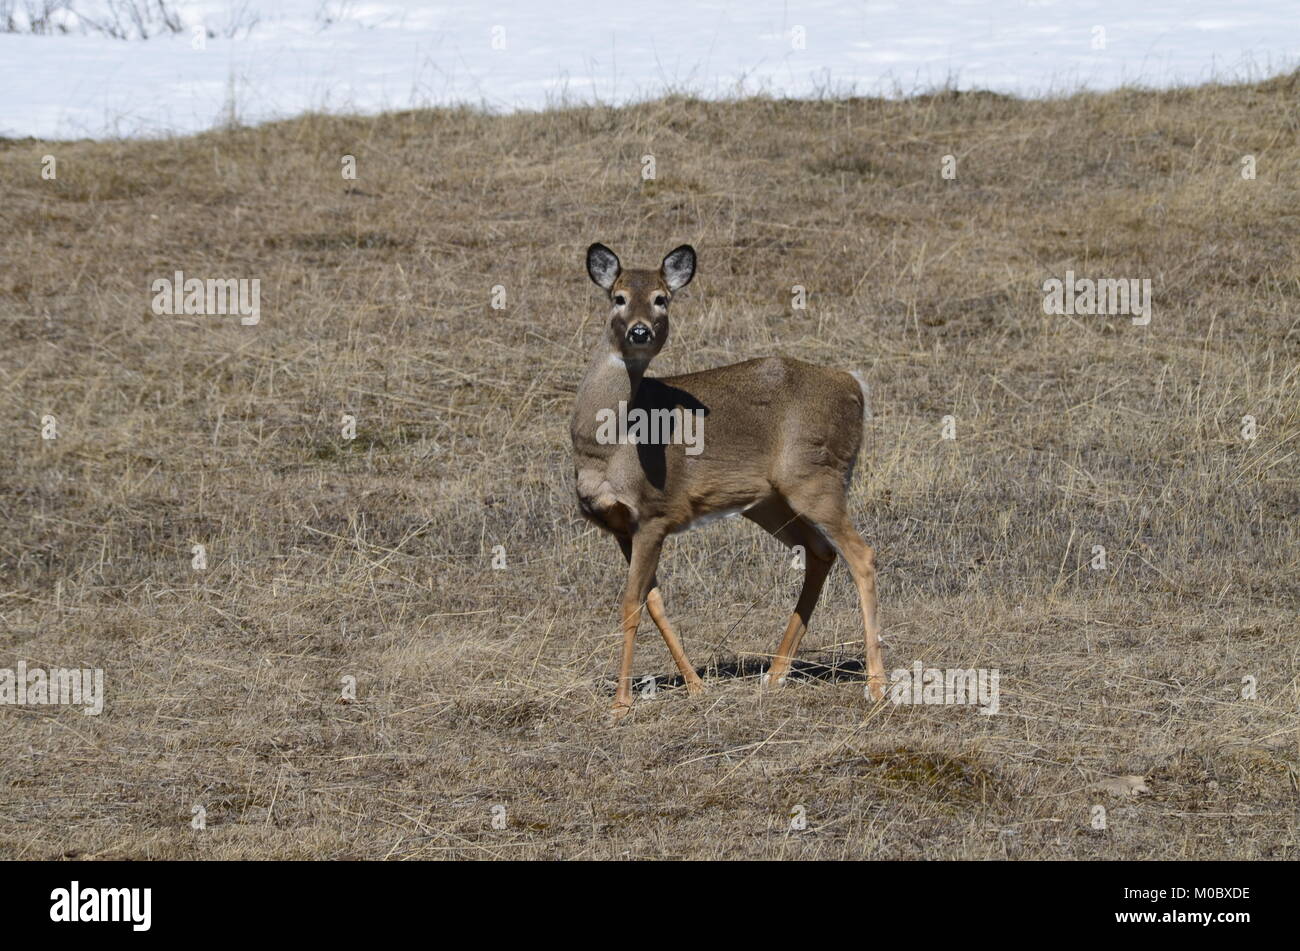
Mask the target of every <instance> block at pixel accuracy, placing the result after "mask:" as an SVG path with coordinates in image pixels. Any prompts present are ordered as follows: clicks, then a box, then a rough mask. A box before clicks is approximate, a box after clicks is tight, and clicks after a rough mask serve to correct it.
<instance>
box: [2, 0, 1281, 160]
mask: <svg viewBox="0 0 1300 951" xmlns="http://www.w3.org/2000/svg"><path fill="white" fill-rule="evenodd" d="M173 6H174V7H175V9H176V10H177V12H178V13H179V14H180V17H181V20H182V21H183V24H184V28H183V30H182V31H181V32H179V33H174V34H172V33H167V34H163V35H155V36H152V37H151V38H149V39H148V40H121V39H113V38H111V37H107V36H103V35H97V34H94V33H85V34H83V33H77V32H73V33H69V34H58V35H27V34H21V33H10V34H0V135H4V136H10V137H18V136H36V137H40V138H69V137H79V136H89V137H95V138H103V137H111V136H148V135H163V134H170V133H189V132H197V131H201V130H204V129H208V128H212V127H213V126H215V125H219V124H220V123H222V122H224V121H227V120H228V119H229V118H230V117H231V116H232V115H233V116H234V117H235V118H237V119H238V121H240V122H244V123H255V122H261V121H265V120H269V119H276V118H286V117H291V116H294V115H298V114H301V113H302V112H304V111H309V110H321V111H336V112H361V113H373V112H377V111H382V110H388V109H406V108H418V107H423V106H431V105H447V104H457V103H469V104H472V105H477V106H482V107H486V108H489V109H494V110H515V109H540V108H545V107H546V106H548V105H554V104H557V103H560V102H592V101H600V102H608V103H624V102H628V101H631V100H636V99H643V98H649V97H654V96H658V95H662V94H664V93H665V92H671V91H676V92H683V93H690V94H694V95H701V96H706V97H713V98H716V97H725V96H734V95H739V94H745V93H756V92H766V93H770V94H773V95H781V96H792V97H807V96H816V95H826V94H844V93H855V94H858V95H900V94H908V93H914V92H920V91H925V90H927V89H932V88H936V87H940V86H944V85H951V86H955V87H956V88H959V89H974V88H980V89H992V90H995V91H998V92H1006V93H1012V94H1016V95H1023V96H1041V95H1051V94H1060V93H1066V92H1071V91H1074V90H1076V89H1097V90H1103V89H1111V88H1115V87H1117V86H1120V85H1125V84H1139V85H1148V86H1169V85H1175V84H1193V83H1200V82H1206V81H1209V80H1212V79H1215V80H1232V79H1247V78H1262V77H1264V76H1269V75H1274V74H1276V73H1279V72H1284V71H1287V70H1290V69H1294V68H1296V66H1297V64H1298V63H1300V16H1297V10H1296V6H1295V0H1252V2H1251V3H1249V4H1244V3H1243V4H1236V5H1234V4H1225V3H1222V2H1200V0H1144V2H1133V0H1122V2H1121V0H1069V2H1066V0H1059V2H1058V0H988V2H982V0H912V2H885V0H880V2H869V3H865V4H864V3H858V2H851V0H702V2H699V3H694V4H690V5H685V6H682V7H680V8H678V9H677V10H676V12H674V13H673V14H672V15H666V14H667V13H669V8H665V7H664V6H663V4H662V3H644V2H608V3H605V4H592V3H590V2H583V3H578V2H573V0H548V2H546V3H537V2H525V0H495V2H487V3H470V2H459V3H455V2H453V3H436V2H435V3H418V2H414V0H412V2H401V0H375V2H366V3H362V2H347V0H343V2H322V0H284V2H280V3H272V2H269V0H226V2H219V0H203V2H189V3H177V4H173ZM74 8H76V9H85V10H93V9H94V7H93V3H92V4H90V5H85V4H77V3H76V0H74ZM196 28H197V29H196ZM232 33H233V35H229V34H232Z"/></svg>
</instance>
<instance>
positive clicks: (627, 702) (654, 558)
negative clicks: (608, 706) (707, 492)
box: [613, 527, 664, 720]
mask: <svg viewBox="0 0 1300 951" xmlns="http://www.w3.org/2000/svg"><path fill="white" fill-rule="evenodd" d="M663 543H664V533H663V532H662V531H659V530H655V529H650V528H646V527H642V528H639V529H638V530H637V532H636V534H635V535H633V536H632V557H631V558H630V559H629V560H628V566H627V585H626V587H624V588H623V603H622V606H621V611H620V616H621V618H622V622H623V656H622V661H621V663H620V664H619V668H618V687H617V688H616V689H615V691H614V708H613V714H614V719H615V720H621V719H622V718H623V717H625V716H627V713H628V711H629V710H631V709H632V653H633V651H635V650H636V629H637V628H638V627H639V626H640V624H641V607H642V605H644V604H645V602H646V598H647V597H649V595H650V586H651V584H652V582H653V581H654V576H655V569H656V568H657V567H658V566H659V552H660V551H661V550H662V549H663Z"/></svg>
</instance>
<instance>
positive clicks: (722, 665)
mask: <svg viewBox="0 0 1300 951" xmlns="http://www.w3.org/2000/svg"><path fill="white" fill-rule="evenodd" d="M769 666H771V659H770V658H768V657H761V656H751V657H732V658H728V659H725V660H720V661H717V662H715V663H712V664H705V665H704V666H703V667H697V668H695V673H696V674H698V675H699V676H700V678H701V679H702V680H704V681H705V683H706V684H707V683H708V681H710V680H744V679H746V678H750V677H753V678H758V677H760V676H762V675H763V674H764V673H766V672H767V669H768V667H769ZM651 677H653V678H654V686H655V689H656V690H672V689H674V688H677V687H684V686H685V685H686V678H685V677H683V676H682V675H681V674H642V675H641V676H640V677H634V678H633V679H632V689H633V690H634V691H640V690H642V689H644V688H646V687H649V686H650V683H649V678H651ZM866 679H867V678H866V665H864V664H863V662H862V661H861V660H860V659H859V660H852V659H849V658H845V659H843V660H840V659H838V658H836V657H833V656H832V657H830V658H829V659H827V660H796V661H794V662H793V663H792V664H791V665H790V672H789V673H788V674H786V682H787V683H813V682H816V681H822V682H824V683H845V682H849V681H864V680H866ZM605 692H606V693H608V694H611V695H612V694H613V693H614V684H613V683H612V682H611V683H610V684H608V685H607V686H606V691H605Z"/></svg>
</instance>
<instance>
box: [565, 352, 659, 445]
mask: <svg viewBox="0 0 1300 951" xmlns="http://www.w3.org/2000/svg"><path fill="white" fill-rule="evenodd" d="M648 365H649V364H648V362H647V363H628V362H627V361H625V360H624V359H623V357H622V354H620V353H619V352H618V351H617V350H615V349H612V348H611V346H610V344H609V342H608V341H606V340H604V339H602V340H601V341H600V342H599V343H598V344H597V345H596V348H595V349H594V350H593V351H592V356H591V363H590V364H588V366H587V374H586V376H584V377H583V378H582V383H581V384H580V385H579V386H578V395H577V399H576V400H575V401H574V406H573V421H572V424H571V427H570V428H571V431H572V435H573V444H574V448H575V449H578V450H586V451H587V452H589V453H591V454H592V455H601V456H604V455H609V454H610V453H611V452H612V451H613V450H614V449H616V448H617V447H616V446H600V444H599V443H598V442H597V441H596V429H597V427H598V426H599V425H600V420H599V418H598V417H604V416H605V415H606V414H605V413H602V412H601V411H602V410H608V411H610V412H612V413H614V414H615V417H616V418H617V416H618V413H619V403H622V404H623V405H624V407H625V408H630V407H631V406H632V404H633V402H634V401H635V400H636V393H637V390H638V389H639V388H640V386H641V380H642V379H643V377H644V376H645V371H646V367H647V366H648ZM597 447H599V448H597ZM601 450H604V451H601Z"/></svg>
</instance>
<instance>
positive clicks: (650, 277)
mask: <svg viewBox="0 0 1300 951" xmlns="http://www.w3.org/2000/svg"><path fill="white" fill-rule="evenodd" d="M587 273H588V274H589V275H590V276H591V279H592V280H593V281H594V282H595V283H596V285H597V286H598V287H600V288H601V289H603V290H604V291H605V292H606V293H607V294H608V295H609V306H610V310H609V328H608V331H607V338H608V340H609V344H610V347H611V352H613V353H616V354H618V355H619V356H620V357H621V358H622V359H623V361H624V362H625V363H628V364H630V365H632V366H636V367H640V368H642V369H644V367H645V365H646V364H648V363H649V362H650V361H651V360H652V359H654V357H655V355H656V354H657V353H658V352H659V351H660V350H661V349H662V348H663V345H664V344H665V343H667V341H668V304H669V303H670V302H671V301H672V299H673V294H674V293H676V292H677V291H679V290H681V289H682V288H683V287H685V286H686V285H687V284H689V283H690V282H691V278H693V277H694V276H695V249H694V248H692V247H691V246H690V245H689V244H683V245H682V246H680V247H678V248H674V249H673V250H672V251H669V252H668V254H667V255H666V256H665V257H664V259H663V263H661V264H660V265H659V269H658V270H657V271H652V270H650V269H649V268H645V269H633V270H627V271H625V270H623V266H622V265H621V264H620V263H619V260H618V255H617V254H615V253H614V252H613V251H611V250H610V249H609V248H607V247H605V246H604V245H603V244H599V243H597V244H593V245H592V246H591V247H589V248H588V249H587Z"/></svg>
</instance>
